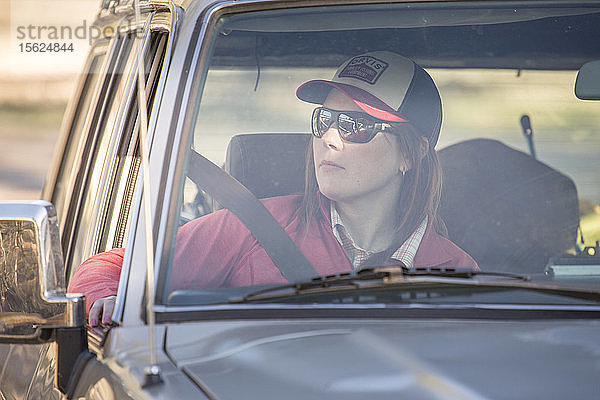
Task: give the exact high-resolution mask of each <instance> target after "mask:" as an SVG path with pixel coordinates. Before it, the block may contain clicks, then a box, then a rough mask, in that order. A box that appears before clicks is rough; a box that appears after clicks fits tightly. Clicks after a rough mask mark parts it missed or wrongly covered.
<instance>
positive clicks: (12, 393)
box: [0, 6, 173, 399]
mask: <svg viewBox="0 0 600 400" xmlns="http://www.w3.org/2000/svg"><path fill="white" fill-rule="evenodd" d="M172 21H173V18H172V14H171V13H170V12H169V11H168V10H167V9H165V7H164V6H161V7H155V8H151V9H150V12H147V13H145V14H143V16H142V19H141V21H140V24H136V23H135V18H134V17H133V15H131V16H126V17H125V18H123V17H122V16H121V17H119V18H117V19H115V20H113V21H109V23H104V24H105V25H104V26H103V27H102V28H103V31H104V32H106V31H107V29H108V28H111V29H112V30H109V31H112V32H115V33H116V34H115V35H114V36H113V37H110V38H107V37H104V38H101V39H99V40H98V41H97V42H96V43H95V44H94V45H93V46H92V48H91V50H90V52H89V55H88V60H87V62H86V64H85V68H84V71H83V73H82V76H81V78H80V81H79V83H78V87H77V90H76V94H75V96H73V99H72V103H71V105H70V107H69V109H68V110H67V114H66V116H65V119H64V121H65V123H64V126H63V132H64V133H63V138H62V140H61V143H59V146H58V147H59V150H58V152H57V156H56V161H55V163H54V167H53V169H52V170H51V171H50V173H49V177H48V179H47V182H46V186H45V188H44V193H43V197H44V198H45V199H47V200H50V201H52V202H53V204H54V205H55V207H56V210H57V214H58V218H59V225H60V232H61V241H62V248H63V257H64V260H65V266H66V271H67V273H66V274H67V276H66V278H67V281H68V279H69V278H70V276H72V274H73V273H74V272H75V270H76V268H77V266H78V265H79V264H80V263H81V262H82V261H83V260H84V259H86V258H87V257H89V256H91V255H93V254H96V253H98V252H101V251H104V250H107V249H109V248H113V247H122V246H124V245H125V242H126V238H127V232H128V229H129V225H130V222H131V220H132V210H133V207H132V205H133V200H134V193H135V190H136V183H137V181H138V171H139V167H140V150H139V135H138V131H139V118H138V87H137V86H138V85H137V79H138V58H137V50H138V47H141V48H142V50H143V55H144V57H143V60H144V64H145V65H144V67H145V68H144V70H145V73H146V74H145V87H146V104H147V112H148V116H149V119H150V121H151V123H152V118H153V116H154V115H153V105H154V103H155V100H156V99H157V98H158V97H160V93H161V88H162V85H163V82H164V76H165V75H166V65H167V63H166V61H165V60H166V58H167V48H168V47H169V46H168V44H169V43H168V41H169V39H170V38H172V35H171V31H172ZM138 27H139V28H140V29H137V28H138ZM55 357H56V344H55V343H49V344H41V345H15V344H11V345H8V344H0V360H2V361H1V362H0V398H3V399H22V398H27V399H42V398H43V399H58V398H62V397H63V394H62V393H61V392H60V391H59V390H58V389H57V388H56V386H55V374H56V358H55Z"/></svg>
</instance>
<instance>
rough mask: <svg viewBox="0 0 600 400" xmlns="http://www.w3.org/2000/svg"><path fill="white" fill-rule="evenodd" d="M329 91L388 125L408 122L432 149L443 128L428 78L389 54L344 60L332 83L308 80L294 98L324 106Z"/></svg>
mask: <svg viewBox="0 0 600 400" xmlns="http://www.w3.org/2000/svg"><path fill="white" fill-rule="evenodd" d="M332 88H336V89H338V90H340V91H341V92H343V93H344V94H345V95H346V96H348V97H349V98H350V99H352V101H353V102H354V103H355V104H356V105H357V106H358V107H359V108H360V109H361V110H363V111H364V112H366V113H367V114H369V115H371V116H373V117H375V118H379V119H383V120H386V121H391V122H410V123H411V124H412V125H413V126H414V127H416V128H417V129H418V130H419V131H420V132H421V134H422V135H423V136H425V137H426V138H427V139H428V140H429V145H430V146H431V147H432V148H433V147H434V146H435V144H436V143H437V140H438V137H439V134H440V127H441V124H442V101H441V99H440V94H439V92H438V89H437V87H436V86H435V83H434V82H433V79H431V76H430V75H429V74H428V73H427V72H426V71H425V70H424V69H423V68H422V67H420V66H419V65H417V64H416V63H415V62H414V61H412V60H410V59H408V58H406V57H403V56H401V55H399V54H396V53H392V52H389V51H374V52H369V53H365V54H361V55H357V56H354V57H352V58H350V59H349V60H346V61H345V62H344V63H343V64H342V65H341V66H340V67H339V68H338V70H337V71H336V73H335V75H334V76H333V79H331V80H330V81H328V80H311V81H308V82H305V83H303V84H302V85H300V87H298V89H297V91H296V96H297V97H298V98H299V99H300V100H303V101H306V102H308V103H315V104H323V102H324V101H325V99H326V98H327V95H328V94H329V92H330V91H331V89H332Z"/></svg>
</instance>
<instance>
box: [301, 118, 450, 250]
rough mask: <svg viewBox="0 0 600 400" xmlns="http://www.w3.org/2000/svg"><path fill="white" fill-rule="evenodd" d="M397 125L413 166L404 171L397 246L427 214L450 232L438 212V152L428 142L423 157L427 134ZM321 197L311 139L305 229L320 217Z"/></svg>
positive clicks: (401, 144) (405, 154) (404, 154)
mask: <svg viewBox="0 0 600 400" xmlns="http://www.w3.org/2000/svg"><path fill="white" fill-rule="evenodd" d="M395 127H396V130H397V132H396V133H395V134H394V136H396V139H397V140H398V144H399V151H400V153H401V155H402V157H404V159H405V160H406V161H407V162H408V165H411V166H412V168H411V169H409V170H408V171H406V173H405V174H404V179H403V181H402V187H401V189H400V201H399V203H398V207H397V213H396V215H395V218H396V232H397V240H396V243H394V246H396V245H398V246H399V245H400V244H402V243H403V242H404V241H405V240H406V239H407V238H408V236H409V235H410V234H411V233H412V232H413V231H414V230H415V229H416V228H417V227H418V226H419V224H420V223H421V221H423V219H424V218H425V216H428V217H429V218H430V219H431V220H432V222H433V226H434V228H435V229H436V231H437V232H438V233H440V234H442V235H447V230H446V226H445V224H444V222H443V220H442V219H441V218H440V217H439V216H438V215H437V209H438V206H439V204H440V198H441V189H442V171H441V167H440V162H439V159H438V155H437V152H436V150H435V149H434V148H432V147H431V146H429V145H428V146H427V150H426V152H425V154H424V155H423V156H422V150H421V145H422V141H423V137H424V136H423V135H422V134H421V133H420V132H419V131H418V130H417V128H415V127H414V126H412V125H411V124H409V123H403V124H399V125H396V126H395ZM313 140H314V138H313ZM319 196H321V194H320V193H319V186H318V184H317V178H316V175H315V166H314V155H313V148H312V140H311V141H310V142H309V146H308V149H307V152H306V170H305V188H304V197H303V199H302V205H301V213H302V214H301V215H302V216H303V220H304V224H305V227H306V229H308V226H309V225H310V223H311V221H312V220H313V219H315V218H320V217H321V213H320V212H319V207H320V206H319Z"/></svg>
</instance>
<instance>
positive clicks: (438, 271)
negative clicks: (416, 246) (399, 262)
mask: <svg viewBox="0 0 600 400" xmlns="http://www.w3.org/2000/svg"><path fill="white" fill-rule="evenodd" d="M403 275H404V276H440V277H448V278H473V277H474V276H495V277H501V278H512V279H518V280H522V281H530V280H531V278H530V277H529V275H521V274H512V273H510V272H495V271H481V270H471V269H469V270H467V269H456V268H433V267H419V268H413V269H407V268H403Z"/></svg>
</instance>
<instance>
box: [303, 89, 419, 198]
mask: <svg viewBox="0 0 600 400" xmlns="http://www.w3.org/2000/svg"><path fill="white" fill-rule="evenodd" d="M323 106H324V107H327V108H330V109H332V110H337V111H362V110H361V109H360V108H358V106H356V104H354V103H353V102H352V100H350V98H348V97H347V96H345V95H344V94H343V93H342V92H340V91H339V90H337V89H333V90H332V91H331V92H330V93H329V96H328V97H327V99H326V100H325V102H324V103H323ZM313 155H314V162H315V173H316V177H317V183H318V184H319V190H320V191H321V193H323V194H324V195H325V196H326V197H327V198H329V199H331V200H334V201H337V202H352V201H356V200H369V201H377V200H378V198H380V197H381V196H394V197H395V196H396V195H397V193H398V190H399V188H400V185H401V183H402V172H401V171H406V170H407V169H408V166H407V165H406V164H407V163H406V161H405V160H404V158H403V157H402V156H401V155H400V152H399V151H398V142H397V139H396V137H395V136H394V135H392V134H388V133H383V132H379V133H378V134H377V135H376V136H375V137H374V138H373V139H372V140H371V141H370V142H368V143H350V142H345V141H343V140H342V138H341V137H340V135H339V134H338V131H337V124H335V123H334V124H332V125H331V127H330V128H329V130H328V131H327V132H326V133H325V134H324V135H323V137H321V138H316V137H314V138H313Z"/></svg>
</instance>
